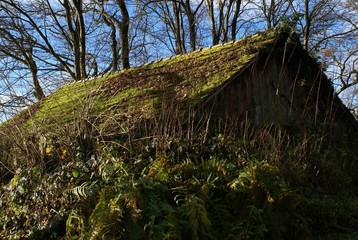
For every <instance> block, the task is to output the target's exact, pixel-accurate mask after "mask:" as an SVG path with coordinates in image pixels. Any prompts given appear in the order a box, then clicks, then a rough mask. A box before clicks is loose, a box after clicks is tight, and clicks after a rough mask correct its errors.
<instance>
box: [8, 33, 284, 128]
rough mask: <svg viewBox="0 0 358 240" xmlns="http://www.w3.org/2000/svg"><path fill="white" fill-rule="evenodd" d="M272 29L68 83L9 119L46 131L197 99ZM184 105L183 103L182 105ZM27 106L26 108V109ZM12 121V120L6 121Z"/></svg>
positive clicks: (137, 115)
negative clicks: (167, 100) (169, 101)
mask: <svg viewBox="0 0 358 240" xmlns="http://www.w3.org/2000/svg"><path fill="white" fill-rule="evenodd" d="M275 39H277V37H275V34H273V33H261V34H256V35H253V36H250V37H248V38H245V39H242V40H239V41H233V42H230V43H226V44H222V45H217V46H213V47H210V48H205V49H200V50H197V51H195V52H191V53H188V54H184V55H179V56H174V57H171V58H168V59H163V60H160V61H156V62H152V63H149V64H145V65H143V66H140V67H136V68H132V69H129V70H123V71H119V72H115V73H111V74H108V75H102V76H97V77H94V78H91V79H87V80H84V81H80V82H73V83H71V84H68V85H66V86H64V87H62V88H61V89H59V90H58V91H56V92H54V93H53V94H51V95H50V96H48V97H47V98H46V99H45V100H44V101H43V102H41V103H39V104H37V105H36V106H35V107H32V108H30V109H28V110H25V111H24V112H23V113H20V114H19V115H18V116H17V117H15V118H14V119H13V120H12V121H16V119H17V120H19V119H21V121H20V122H21V125H23V126H26V127H30V128H35V129H36V131H39V130H40V131H45V132H46V131H48V130H51V131H53V130H55V129H57V128H62V127H63V126H64V125H66V124H67V123H71V122H74V121H76V120H77V119H81V118H82V117H87V116H90V118H91V119H92V120H91V121H92V123H93V122H96V125H97V127H98V128H99V130H101V131H102V130H104V129H106V128H107V127H108V126H110V125H111V122H117V123H118V122H120V121H126V120H128V119H129V118H131V119H132V120H135V121H136V120H139V119H148V118H152V117H153V116H154V114H156V110H158V106H161V104H162V100H163V99H165V98H166V97H168V96H169V97H170V98H171V99H174V100H175V101H176V103H184V105H185V106H188V105H195V104H197V103H199V102H202V101H203V99H205V98H206V97H208V96H209V95H210V93H212V92H213V91H215V89H217V88H218V87H220V86H221V85H222V84H224V83H225V82H227V81H228V80H230V79H232V77H233V76H236V75H237V74H238V73H240V71H241V70H242V69H243V68H244V67H245V66H247V64H248V63H249V62H251V61H252V60H253V59H254V58H255V57H256V56H257V55H258V53H259V50H260V49H263V48H264V47H267V46H270V45H272V44H273V43H274V41H275ZM184 105H183V106H184ZM30 110H31V111H30ZM10 122H11V121H10Z"/></svg>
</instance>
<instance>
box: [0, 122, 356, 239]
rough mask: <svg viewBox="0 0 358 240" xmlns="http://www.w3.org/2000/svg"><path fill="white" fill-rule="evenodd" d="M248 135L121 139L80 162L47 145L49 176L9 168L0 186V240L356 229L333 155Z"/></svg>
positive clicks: (280, 135)
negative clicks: (9, 176)
mask: <svg viewBox="0 0 358 240" xmlns="http://www.w3.org/2000/svg"><path fill="white" fill-rule="evenodd" d="M248 129H249V128H246V131H247V132H246V133H245V134H243V135H242V136H241V137H237V136H231V135H225V134H208V133H202V134H196V135H195V136H189V135H187V134H183V133H180V136H173V137H169V136H167V137H166V138H161V137H160V136H157V137H154V136H151V137H150V136H148V137H143V138H140V139H136V138H135V136H134V135H133V136H130V135H128V136H124V137H122V138H120V139H119V138H118V139H117V140H116V141H103V142H101V143H98V141H97V143H96V144H95V143H93V144H92V145H94V146H95V147H94V148H95V150H93V149H92V150H91V154H89V155H88V154H87V155H86V154H83V153H82V152H83V151H82V150H83V149H82V150H81V148H80V147H79V146H77V148H74V147H71V146H70V145H69V146H67V148H64V147H63V146H62V147H59V146H57V147H58V148H59V149H60V150H58V151H57V152H59V153H60V154H59V155H58V156H57V157H58V158H59V160H57V167H55V169H51V170H50V171H49V170H46V168H41V167H40V166H33V167H31V168H28V167H24V168H19V169H18V170H17V171H16V173H15V175H14V177H13V178H12V180H11V181H10V182H9V183H8V184H7V185H3V187H2V189H1V198H0V205H1V208H2V209H3V210H2V211H1V213H0V237H1V238H5V239H24V238H28V239H306V238H309V237H312V236H315V235H321V234H327V233H328V234H331V235H334V234H337V233H339V232H342V231H343V232H345V231H354V230H356V229H357V224H358V220H357V216H358V207H357V206H358V199H357V197H356V189H354V188H352V186H354V183H353V180H352V177H351V176H352V174H353V173H354V169H355V168H354V167H353V168H352V166H353V165H352V164H353V163H352V164H351V165H349V166H348V165H347V164H343V163H344V162H346V161H348V160H349V155H348V154H347V153H346V151H344V150H343V148H342V149H341V151H333V150H329V148H327V147H325V146H327V145H326V144H328V143H327V141H326V139H325V137H324V136H316V137H314V136H313V135H303V136H301V138H298V137H297V138H294V137H292V136H290V135H288V134H287V133H286V131H284V130H283V129H282V128H279V127H275V126H271V127H266V128H262V129H261V130H258V131H256V133H251V130H248ZM249 133H250V134H249ZM87 138H88V139H87V140H86V146H87V145H88V144H89V143H88V142H91V138H90V137H89V136H87ZM83 140H84V139H82V141H77V144H79V143H81V142H82V143H83ZM92 141H94V142H96V140H95V139H92ZM51 147H52V148H55V147H54V146H51ZM64 149H67V150H68V151H69V153H68V154H67V155H66V157H64V156H63V154H64V152H63V151H64ZM71 149H72V150H71ZM76 149H77V150H76ZM46 150H48V151H47V152H46V153H47V154H54V152H55V150H53V152H51V151H50V147H48V149H46ZM80 150H81V151H80ZM61 151H62V152H61ZM339 153H341V154H339ZM61 154H62V155H61ZM52 157H55V156H54V155H52ZM337 159H338V160H339V161H338V160H337ZM335 160H337V161H335Z"/></svg>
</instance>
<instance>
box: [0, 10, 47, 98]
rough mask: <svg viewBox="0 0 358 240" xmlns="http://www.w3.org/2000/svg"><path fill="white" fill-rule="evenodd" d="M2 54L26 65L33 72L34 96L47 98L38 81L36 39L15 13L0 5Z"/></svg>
mask: <svg viewBox="0 0 358 240" xmlns="http://www.w3.org/2000/svg"><path fill="white" fill-rule="evenodd" d="M0 12H1V14H2V16H3V17H2V18H1V19H0V52H1V53H2V54H3V57H8V58H11V59H13V61H18V62H20V63H22V64H23V65H25V66H26V67H27V69H28V70H29V71H30V72H31V77H32V86H33V88H34V96H35V97H36V98H37V99H38V100H41V99H43V98H44V97H45V94H44V92H43V90H42V87H41V85H40V82H39V79H38V65H37V62H36V60H35V57H34V42H35V39H34V38H33V36H31V35H30V33H29V31H28V29H26V27H25V23H24V22H23V21H22V19H21V18H19V17H18V15H17V13H16V12H15V11H11V9H9V8H5V7H4V6H3V5H0Z"/></svg>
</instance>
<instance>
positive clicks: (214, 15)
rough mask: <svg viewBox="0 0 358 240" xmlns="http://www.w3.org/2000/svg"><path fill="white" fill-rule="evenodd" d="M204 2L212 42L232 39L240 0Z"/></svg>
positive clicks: (234, 33)
mask: <svg viewBox="0 0 358 240" xmlns="http://www.w3.org/2000/svg"><path fill="white" fill-rule="evenodd" d="M205 2H206V8H207V12H208V15H209V19H210V23H211V35H212V44H213V45H216V44H218V43H219V42H220V40H221V41H222V42H227V41H228V40H229V39H231V40H234V39H235V37H236V31H237V20H238V18H239V15H240V13H241V4H242V1H241V0H218V1H214V0H206V1H205ZM230 28H231V31H230ZM229 36H230V37H229Z"/></svg>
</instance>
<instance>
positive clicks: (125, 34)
mask: <svg viewBox="0 0 358 240" xmlns="http://www.w3.org/2000/svg"><path fill="white" fill-rule="evenodd" d="M117 4H118V6H119V9H120V11H121V14H122V22H121V26H120V29H121V36H120V37H121V48H122V67H123V69H127V68H130V61H129V13H128V10H127V6H126V3H125V1H124V0H117Z"/></svg>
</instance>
